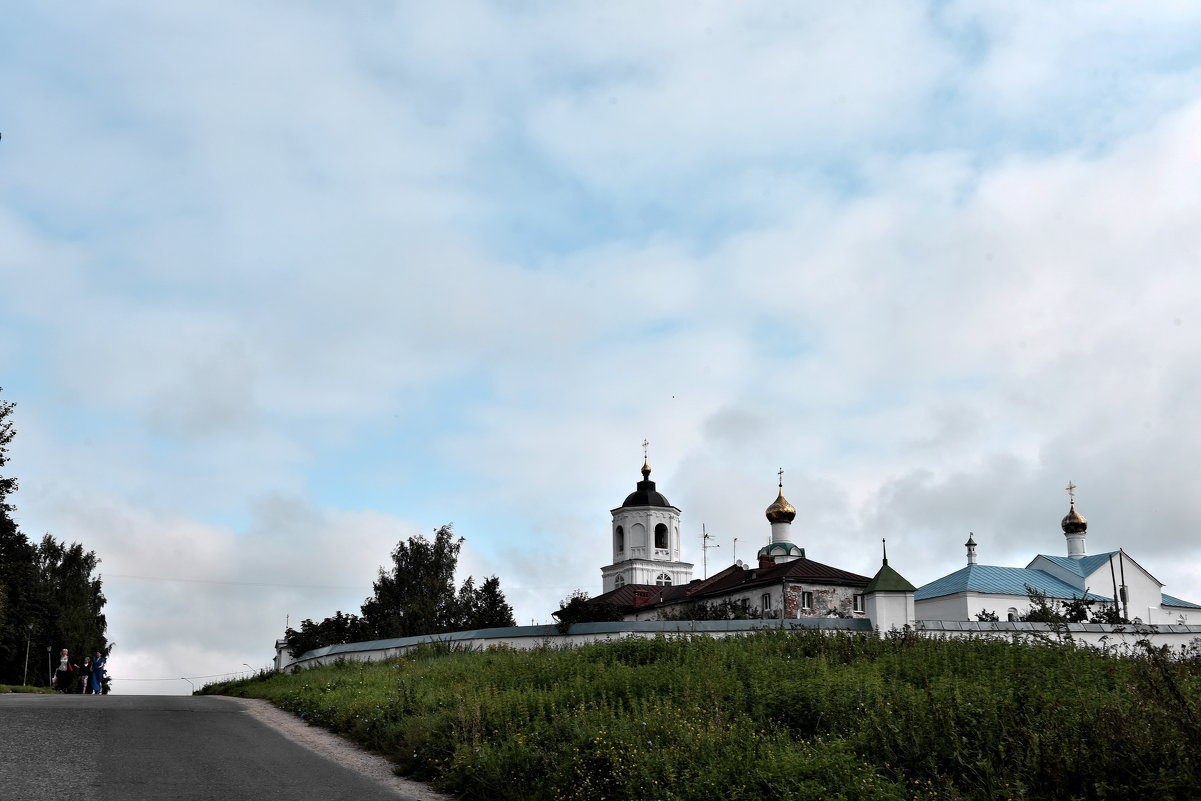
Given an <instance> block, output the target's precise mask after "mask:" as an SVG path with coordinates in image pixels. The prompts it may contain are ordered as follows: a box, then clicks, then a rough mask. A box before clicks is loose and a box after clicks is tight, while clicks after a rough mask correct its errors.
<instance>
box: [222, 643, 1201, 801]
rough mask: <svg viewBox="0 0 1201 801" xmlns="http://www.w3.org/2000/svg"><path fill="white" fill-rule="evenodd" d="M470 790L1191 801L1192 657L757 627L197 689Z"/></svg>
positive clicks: (447, 657) (367, 666)
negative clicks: (284, 713)
mask: <svg viewBox="0 0 1201 801" xmlns="http://www.w3.org/2000/svg"><path fill="white" fill-rule="evenodd" d="M206 691H207V692H212V693H224V694H230V695H244V696H256V697H263V698H268V699H270V700H272V701H273V702H274V703H276V704H277V705H278V706H280V707H282V708H284V709H287V710H290V711H292V712H294V713H296V714H298V715H300V716H301V717H302V718H304V719H306V720H308V721H310V722H312V723H314V724H317V725H321V726H326V727H328V728H330V729H332V730H334V731H337V732H341V733H343V734H345V735H347V736H349V737H351V738H353V739H355V740H357V741H359V742H360V743H362V744H364V745H366V746H367V747H369V748H372V749H374V750H377V751H379V752H381V753H383V754H385V755H387V756H388V757H390V758H391V759H393V760H394V761H395V763H396V764H397V767H398V770H399V772H401V773H404V774H406V775H409V776H412V777H414V778H418V779H422V780H427V781H431V782H433V783H434V784H435V785H437V786H440V787H443V788H445V789H448V790H452V791H454V792H457V793H459V794H460V795H461V796H462V797H464V798H468V799H475V798H479V799H484V798H488V799H508V798H513V799H518V798H520V799H601V798H608V799H622V798H639V799H648V801H649V800H651V799H702V798H703V799H710V800H711V799H715V798H716V799H756V800H757V799H763V798H773V799H777V798H778V799H865V800H866V799H912V798H944V799H1110V798H1123V799H1131V798H1164V799H1170V798H1180V799H1185V798H1196V797H1198V795H1201V790H1199V789H1198V788H1201V745H1199V744H1201V726H1199V724H1198V713H1199V712H1201V709H1199V706H1201V704H1199V702H1198V699H1199V698H1201V661H1198V660H1196V659H1176V660H1170V659H1167V658H1166V655H1165V654H1163V653H1162V652H1158V651H1154V650H1152V649H1148V650H1147V654H1146V656H1145V657H1143V658H1119V657H1114V656H1107V655H1105V654H1102V653H1099V652H1097V651H1094V650H1089V649H1085V648H1077V647H1073V646H1072V645H1071V644H1068V645H1046V644H1014V643H1009V642H1003V641H995V640H931V639H924V638H912V637H911V638H900V637H899V638H891V639H889V638H886V639H874V638H870V637H864V636H856V635H843V634H827V633H820V632H806V631H800V632H762V633H757V634H754V635H752V636H747V637H739V638H733V639H726V640H714V639H708V638H697V639H695V640H691V641H688V640H679V639H655V640H637V639H631V640H623V641H618V642H612V643H603V644H596V645H591V646H586V647H582V648H579V649H576V650H540V651H509V650H489V651H484V652H474V653H471V652H467V653H464V652H452V651H448V650H447V649H445V648H442V649H433V648H427V649H425V650H421V651H417V652H415V653H413V654H411V655H410V656H409V657H407V658H403V659H397V660H391V661H388V662H380V663H353V664H341V665H334V666H329V667H323V668H315V669H312V670H307V671H303V672H301V673H298V674H296V675H274V676H264V677H261V678H258V679H256V680H251V681H246V682H238V683H233V684H220V685H213V686H210V687H208V688H206Z"/></svg>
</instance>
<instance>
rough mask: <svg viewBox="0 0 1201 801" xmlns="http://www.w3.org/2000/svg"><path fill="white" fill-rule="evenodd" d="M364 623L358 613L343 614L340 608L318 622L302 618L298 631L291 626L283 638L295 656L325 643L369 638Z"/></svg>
mask: <svg viewBox="0 0 1201 801" xmlns="http://www.w3.org/2000/svg"><path fill="white" fill-rule="evenodd" d="M369 637H370V634H369V632H368V629H367V626H366V624H365V623H364V622H363V619H362V618H361V617H359V616H358V615H344V614H342V611H341V610H338V611H337V612H335V613H334V616H333V617H327V618H326V619H325V620H322V621H321V622H320V623H314V622H313V621H311V620H303V621H301V623H300V631H297V630H295V629H293V628H291V627H289V628H288V629H287V631H285V632H284V640H285V641H286V642H287V643H288V650H289V651H291V652H292V654H293V655H295V656H300V655H301V654H303V653H305V652H306V651H312V650H315V649H317V648H323V647H325V646H327V645H342V644H343V643H348V642H360V641H361V640H364V639H369Z"/></svg>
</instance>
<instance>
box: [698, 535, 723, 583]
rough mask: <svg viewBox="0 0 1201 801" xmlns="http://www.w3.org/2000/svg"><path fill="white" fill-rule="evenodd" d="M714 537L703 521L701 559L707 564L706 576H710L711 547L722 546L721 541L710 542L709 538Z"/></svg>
mask: <svg viewBox="0 0 1201 801" xmlns="http://www.w3.org/2000/svg"><path fill="white" fill-rule="evenodd" d="M711 539H713V535H712V534H710V533H709V532H708V531H706V530H705V524H704V523H701V561H702V562H703V563H704V566H705V578H709V549H710V548H720V547H721V545H720V544H719V543H714V544H712V545H710V544H709V540H711Z"/></svg>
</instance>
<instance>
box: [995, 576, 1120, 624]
mask: <svg viewBox="0 0 1201 801" xmlns="http://www.w3.org/2000/svg"><path fill="white" fill-rule="evenodd" d="M1084 592H1085V593H1086V594H1087V593H1088V588H1087V587H1086V588H1085V590H1084ZM1026 596H1027V597H1028V598H1029V599H1030V609H1029V610H1027V611H1026V613H1025V614H1023V615H1022V616H1021V617H1019V618H1018V620H1028V621H1031V622H1035V623H1083V622H1084V621H1086V620H1087V621H1089V622H1090V623H1114V624H1118V623H1128V622H1129V621H1128V620H1126V619H1125V618H1124V617H1122V615H1121V613H1120V612H1119V611H1118V610H1117V608H1116V607H1115V606H1114V605H1113V604H1102V605H1101V607H1100V608H1099V609H1097V610H1096V611H1094V610H1093V607H1094V606H1096V603H1097V602H1096V601H1095V600H1092V599H1089V600H1085V599H1084V598H1083V597H1080V598H1069V599H1067V600H1066V601H1061V600H1056V599H1054V598H1048V597H1047V596H1046V594H1045V593H1042V592H1039V591H1038V590H1036V589H1034V588H1033V587H1031V586H1030V585H1026Z"/></svg>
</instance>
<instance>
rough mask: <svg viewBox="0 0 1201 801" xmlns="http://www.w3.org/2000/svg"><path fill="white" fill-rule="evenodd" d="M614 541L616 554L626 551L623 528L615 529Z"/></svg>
mask: <svg viewBox="0 0 1201 801" xmlns="http://www.w3.org/2000/svg"><path fill="white" fill-rule="evenodd" d="M614 540H615V541H616V545H617V552H618V553H621V552H622V551H624V550H625V549H626V530H625V529H624V528H622V527H621V526H618V527H617V531H616V532H615V536H614Z"/></svg>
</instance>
